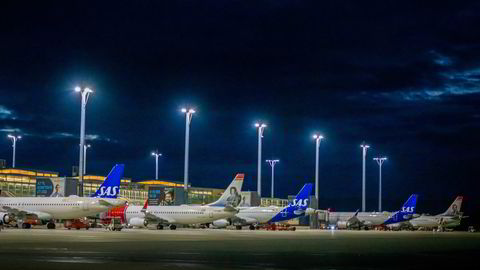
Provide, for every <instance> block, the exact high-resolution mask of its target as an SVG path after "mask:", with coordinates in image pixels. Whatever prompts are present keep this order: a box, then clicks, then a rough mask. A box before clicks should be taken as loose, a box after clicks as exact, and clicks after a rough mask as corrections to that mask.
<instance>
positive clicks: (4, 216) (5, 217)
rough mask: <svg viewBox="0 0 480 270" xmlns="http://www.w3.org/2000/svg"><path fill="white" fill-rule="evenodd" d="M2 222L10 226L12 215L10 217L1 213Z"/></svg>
mask: <svg viewBox="0 0 480 270" xmlns="http://www.w3.org/2000/svg"><path fill="white" fill-rule="evenodd" d="M0 220H1V221H2V222H3V223H4V224H8V223H10V222H11V221H12V218H11V217H10V215H8V213H4V212H0Z"/></svg>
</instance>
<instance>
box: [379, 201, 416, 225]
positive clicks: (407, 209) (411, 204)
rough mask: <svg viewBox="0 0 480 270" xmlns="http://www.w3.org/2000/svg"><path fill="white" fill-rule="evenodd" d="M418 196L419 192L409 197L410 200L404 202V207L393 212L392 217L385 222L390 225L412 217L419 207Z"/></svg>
mask: <svg viewBox="0 0 480 270" xmlns="http://www.w3.org/2000/svg"><path fill="white" fill-rule="evenodd" d="M417 197H418V195H417V194H412V195H411V196H410V198H408V200H407V201H406V202H405V203H404V204H403V206H402V209H400V211H397V212H395V213H393V214H392V215H391V216H390V218H388V219H387V220H386V221H385V222H384V224H385V225H388V224H393V223H398V222H404V221H407V220H410V219H412V218H413V215H414V214H415V209H416V207H417Z"/></svg>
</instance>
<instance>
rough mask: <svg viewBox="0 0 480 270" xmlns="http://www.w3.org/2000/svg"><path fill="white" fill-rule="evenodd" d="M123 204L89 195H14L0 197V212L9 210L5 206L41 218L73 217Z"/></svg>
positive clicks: (87, 214)
mask: <svg viewBox="0 0 480 270" xmlns="http://www.w3.org/2000/svg"><path fill="white" fill-rule="evenodd" d="M101 200H103V201H104V202H108V203H109V204H111V206H117V205H122V204H124V201H120V200H116V199H100V198H89V197H54V198H48V197H47V198H46V197H14V198H0V212H5V213H6V212H10V211H8V210H7V208H10V209H15V210H16V211H24V212H26V213H27V216H28V213H30V214H36V215H37V216H38V218H39V219H41V220H50V219H74V218H81V217H85V216H91V215H96V214H98V213H101V212H105V211H107V210H108V208H109V207H110V206H108V205H107V204H105V203H103V204H102V203H101Z"/></svg>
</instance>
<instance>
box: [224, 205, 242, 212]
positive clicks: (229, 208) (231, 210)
mask: <svg viewBox="0 0 480 270" xmlns="http://www.w3.org/2000/svg"><path fill="white" fill-rule="evenodd" d="M223 210H225V211H227V212H235V213H238V211H239V210H238V209H237V208H235V207H233V206H231V205H227V206H225V208H224V209H223Z"/></svg>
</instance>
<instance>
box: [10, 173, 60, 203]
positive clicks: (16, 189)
mask: <svg viewBox="0 0 480 270" xmlns="http://www.w3.org/2000/svg"><path fill="white" fill-rule="evenodd" d="M37 177H58V173H56V172H46V171H36V170H24V169H0V189H1V190H2V191H7V192H9V193H12V194H13V195H15V196H17V197H30V196H35V185H36V183H37Z"/></svg>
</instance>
